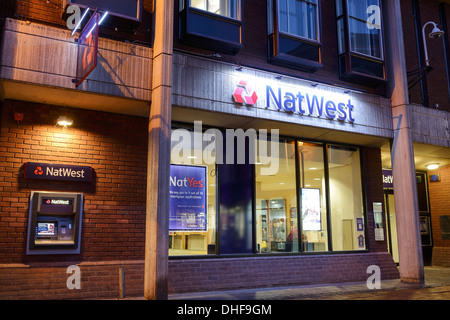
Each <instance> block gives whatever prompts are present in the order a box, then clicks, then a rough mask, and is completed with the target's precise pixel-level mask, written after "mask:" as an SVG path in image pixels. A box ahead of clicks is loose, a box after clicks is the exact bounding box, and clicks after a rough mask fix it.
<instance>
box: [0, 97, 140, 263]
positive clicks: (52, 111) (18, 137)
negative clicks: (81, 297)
mask: <svg viewBox="0 0 450 320" xmlns="http://www.w3.org/2000/svg"><path fill="white" fill-rule="evenodd" d="M14 111H16V112H20V113H24V120H23V121H22V122H20V123H16V122H15V121H14V120H13V112H14ZM61 115H65V116H67V117H69V118H71V119H73V121H74V124H73V126H71V127H69V128H61V127H58V126H55V124H56V120H57V118H58V117H59V116H61ZM1 120H2V122H1V136H0V162H1V163H2V164H3V170H2V172H1V173H0V212H1V216H0V263H24V262H34V261H36V260H38V261H40V260H49V261H51V259H52V258H51V257H30V256H25V242H26V236H27V225H28V203H29V197H30V192H31V191H32V190H39V191H45V190H52V191H63V192H82V193H84V195H85V206H84V214H83V228H82V239H83V241H82V244H81V252H82V253H81V254H80V255H79V256H76V257H73V256H66V257H65V256H62V257H58V260H60V261H61V260H63V261H64V260H73V259H75V260H80V261H102V260H128V259H142V258H143V255H144V225H145V193H146V183H147V182H146V169H147V164H146V162H147V153H146V152H147V151H146V150H147V123H148V121H147V119H145V118H137V117H130V116H121V115H114V114H108V113H101V112H94V111H87V110H78V109H73V108H60V107H55V106H48V105H42V104H32V103H26V102H18V101H5V102H4V104H3V113H2V117H1ZM27 161H35V162H47V163H59V164H74V165H87V166H91V167H92V168H93V169H94V172H95V174H94V179H93V182H92V183H79V182H69V183H67V182H66V183H63V182H60V181H45V183H43V182H42V181H40V180H33V179H24V178H23V166H24V163H25V162H27Z"/></svg>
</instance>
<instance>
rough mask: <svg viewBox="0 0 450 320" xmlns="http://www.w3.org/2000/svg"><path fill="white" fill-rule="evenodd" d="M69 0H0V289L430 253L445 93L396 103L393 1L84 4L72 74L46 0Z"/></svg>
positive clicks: (219, 278)
mask: <svg viewBox="0 0 450 320" xmlns="http://www.w3.org/2000/svg"><path fill="white" fill-rule="evenodd" d="M88 2H89V1H84V2H83V1H80V2H77V1H72V3H67V5H66V6H63V7H61V8H60V7H58V6H57V7H55V8H53V7H52V10H54V12H53V11H52V10H50V9H49V11H48V15H46V17H45V18H39V19H40V20H39V19H38V18H37V17H38V13H37V11H34V10H35V9H33V8H34V7H33V5H32V3H33V2H32V1H30V3H29V6H26V5H23V4H22V5H19V4H14V3H13V2H11V5H10V7H9V10H10V11H8V12H6V11H7V10H6V9H5V12H4V13H3V15H4V16H5V18H4V19H3V20H2V21H3V22H2V23H3V29H2V60H1V61H2V64H1V68H2V69H1V85H2V92H3V93H2V116H1V121H2V122H1V141H0V143H1V144H0V147H1V158H2V162H3V163H5V170H4V172H3V174H2V180H1V182H2V189H1V197H2V199H3V203H2V207H1V211H2V219H1V220H0V221H1V225H0V228H1V230H2V234H3V235H4V236H2V238H1V247H0V248H1V251H0V259H1V260H0V261H1V262H0V263H1V269H0V281H1V282H0V284H1V287H2V290H1V291H2V298H5V299H36V298H47V299H48V298H50V299H60V298H95V297H99V298H100V297H116V296H117V294H118V292H119V295H122V296H128V297H130V296H141V295H143V294H144V295H145V297H146V298H149V299H164V298H165V297H167V294H171V293H181V292H195V291H199V292H200V291H208V290H228V289H237V288H253V287H270V286H286V285H301V284H324V283H338V282H351V281H360V282H361V281H366V280H367V278H368V276H369V275H370V274H369V273H368V268H369V267H371V266H377V267H378V268H379V270H380V274H381V278H382V279H397V278H401V279H402V280H404V281H410V282H423V266H424V264H425V265H426V264H433V261H441V262H440V264H441V265H442V264H445V259H446V253H445V252H446V249H445V248H446V246H447V243H446V242H445V237H446V235H445V230H444V231H442V230H441V228H442V229H444V228H445V219H446V218H445V217H444V218H441V216H445V213H442V210H443V207H442V203H440V200H439V199H441V198H440V197H441V196H440V195H439V192H441V190H442V188H444V187H442V186H443V185H444V184H445V183H446V182H445V179H446V175H445V172H446V171H445V163H446V161H448V160H446V159H447V158H450V157H448V156H447V155H448V146H449V145H448V143H449V139H448V137H446V136H445V135H443V133H444V132H445V128H447V127H448V110H447V111H446V110H445V109H443V110H435V109H432V108H424V107H422V106H419V105H413V104H411V103H410V100H409V99H410V98H411V100H413V99H414V97H415V95H416V92H415V91H414V93H413V89H412V88H411V89H410V91H411V92H408V89H407V88H408V79H407V63H410V61H411V59H412V58H408V55H405V52H404V51H403V50H402V49H403V47H402V46H401V45H400V46H399V45H397V43H403V42H405V43H407V41H406V40H405V41H404V40H403V38H404V33H405V32H404V31H403V29H402V27H403V26H402V21H401V19H398V18H399V17H403V24H405V25H406V22H405V19H406V18H405V16H407V15H408V14H409V12H408V11H407V9H406V4H404V3H403V2H402V1H384V2H383V1H372V2H374V3H372V2H371V1H367V3H366V2H364V1H357V2H355V1H350V0H348V1H336V2H334V1H297V2H296V4H295V5H293V4H291V3H286V2H283V1H268V3H267V6H261V7H255V2H254V1H203V2H201V1H200V2H198V1H180V2H175V3H172V2H170V1H161V2H158V4H159V6H156V7H153V6H152V4H151V2H150V1H142V2H139V1H138V2H139V5H138V6H137V7H136V10H135V11H133V10H130V11H128V10H125V11H122V13H121V12H117V11H120V10H124V8H120V7H117V8H115V7H114V8H108V7H105V8H100V10H99V11H98V13H99V17H101V16H102V15H104V13H105V12H106V10H111V11H112V13H111V15H110V16H109V17H107V18H106V19H105V22H104V25H103V26H102V27H100V29H99V32H100V36H99V40H98V49H99V50H98V55H97V59H98V60H97V66H96V67H95V69H93V71H92V72H91V73H90V74H89V75H88V76H87V78H86V79H85V80H84V81H83V82H81V84H80V85H79V86H77V87H76V86H75V84H74V81H73V79H74V78H77V76H76V61H77V50H78V48H79V44H78V43H77V42H76V41H75V39H78V38H77V36H79V32H75V33H74V35H72V31H71V30H68V29H67V26H66V21H67V19H68V18H69V16H70V12H69V14H66V15H65V16H64V19H61V17H60V16H58V14H59V13H61V12H66V9H67V8H68V6H69V5H78V6H80V8H81V9H82V10H81V13H83V12H85V10H86V7H87V6H88ZM328 2H329V3H328ZM362 2H364V4H362ZM369 2H370V3H369ZM422 5H424V4H422ZM369 6H374V7H372V10H370V11H367V10H368V8H369ZM442 6H443V8H444V9H442V8H441V11H442V10H444V11H445V10H447V9H448V8H447V6H448V5H447V4H443V5H442ZM127 8H128V7H127ZM36 10H37V9H36ZM114 10H116V12H114ZM158 10H159V11H158ZM125 12H126V14H124V13H125ZM133 12H135V14H136V16H132V15H133V14H132V13H133ZM66 13H67V12H66ZM378 13H379V15H377V14H378ZM94 15H95V14H94V11H93V10H91V11H90V13H89V17H90V16H94ZM299 16H300V17H302V19H295V18H294V17H299ZM108 19H109V20H108ZM84 23H86V22H84ZM206 25H208V26H210V27H209V28H205V26H206ZM406 26H407V25H406ZM405 29H407V28H405ZM405 34H406V33H405ZM405 39H406V35H405ZM124 40H125V41H124ZM78 41H79V40H78ZM399 41H400V42H399ZM393 44H395V45H393ZM30 52H33V53H34V54H32V55H30ZM436 52H438V50H436ZM436 54H437V53H436ZM430 56H432V53H431V51H430ZM405 57H406V58H405ZM408 59H410V60H408ZM58 60H61V61H58ZM432 62H433V60H432ZM408 71H409V70H408ZM433 72H434V71H433ZM431 75H432V73H430V77H431ZM421 81H422V80H421ZM422 87H423V86H422ZM409 95H410V96H412V97H409ZM430 100H431V99H430ZM440 103H441V104H442V103H443V102H440ZM61 117H63V120H67V121H69V122H67V123H65V124H62V125H61V124H59V125H58V124H57V120H61ZM399 119H400V120H399ZM405 123H406V124H405ZM425 123H426V124H425ZM429 123H433V124H432V125H428V124H429ZM447 135H448V133H447ZM426 146H428V148H430V149H427V148H426ZM419 147H422V149H420V148H419ZM419 149H420V150H424V151H421V152H420V154H419V153H417V152H418V151H417V150H419ZM426 150H432V151H431V152H428V154H427V152H426ZM415 151H416V153H415ZM415 158H416V159H415ZM415 160H416V161H415ZM435 161H439V162H440V163H439V165H440V166H439V168H438V169H433V170H438V171H429V170H428V169H425V167H426V165H428V164H430V163H434V162H435ZM416 166H417V167H416ZM387 170H390V171H387ZM439 170H444V171H442V173H441V171H439ZM383 173H384V175H385V177H387V176H390V177H391V178H387V179H385V180H384V178H383ZM431 176H433V179H435V178H434V176H437V178H436V179H437V180H439V181H436V182H435V181H433V182H432V183H431V182H430V181H431V180H430V179H431ZM418 177H422V178H421V180H420V181H419V178H418ZM388 182H389V183H391V184H389V185H388V184H386V183H388ZM420 183H422V184H420ZM422 186H423V192H425V195H426V196H425V198H424V199H425V200H424V201H425V204H423V201H422V200H421V199H422V198H423V197H422V193H421V192H422V189H421V188H422ZM444 189H445V188H444ZM436 195H437V197H436ZM443 197H444V198H445V199H446V198H447V197H446V196H445V195H444V196H443ZM393 202H395V205H394V204H393ZM439 223H441V224H439ZM438 224H439V229H438V226H437V225H438ZM427 232H428V233H427ZM442 232H443V236H442V235H441V234H442ZM427 235H428V236H429V237H428V238H427V237H426V236H427ZM437 239H439V240H437ZM427 241H428V242H427ZM437 244H438V245H439V246H438V245H437ZM437 247H439V249H437V250H435V249H436V248H437ZM433 250H434V251H433ZM436 253H439V254H436ZM424 257H425V258H424ZM442 261H444V262H442ZM77 272H80V273H79V274H80V277H79V278H76V279H74V278H71V276H74V275H76V274H77ZM69 280H70V281H72V280H73V281H74V282H70V281H69ZM77 281H79V283H80V284H81V287H80V288H78V287H76V286H75V283H77ZM71 283H72V284H73V285H71Z"/></svg>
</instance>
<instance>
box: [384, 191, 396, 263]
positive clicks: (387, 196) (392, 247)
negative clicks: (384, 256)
mask: <svg viewBox="0 0 450 320" xmlns="http://www.w3.org/2000/svg"><path fill="white" fill-rule="evenodd" d="M384 200H385V201H384V203H385V206H386V210H385V212H386V224H387V228H388V230H387V240H388V248H389V252H390V253H391V255H392V258H393V259H394V262H395V263H398V244H397V221H396V217H395V202H394V192H393V191H385V193H384Z"/></svg>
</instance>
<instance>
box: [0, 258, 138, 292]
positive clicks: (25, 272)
mask: <svg viewBox="0 0 450 320" xmlns="http://www.w3.org/2000/svg"><path fill="white" fill-rule="evenodd" d="M69 265H70V264H67V263H65V264H63V263H52V264H45V263H37V264H34V265H0V288H1V290H0V299H1V300H11V299H12V300H19V299H26V300H39V299H41V300H48V299H59V300H62V299H86V298H89V299H99V298H119V297H120V296H121V295H120V294H121V293H122V292H121V291H120V290H119V289H120V286H119V283H120V281H122V283H123V296H124V297H136V296H142V293H143V281H144V263H143V261H115V262H111V263H107V262H99V263H89V262H85V263H81V264H78V266H79V267H80V286H81V288H80V289H76V288H74V289H68V287H67V280H68V279H69V277H70V276H71V275H72V274H73V273H71V272H67V267H68V266H69ZM120 269H122V270H123V275H122V273H121V272H120ZM120 278H122V279H123V280H120ZM70 280H71V279H70Z"/></svg>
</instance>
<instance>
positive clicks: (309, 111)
mask: <svg viewBox="0 0 450 320" xmlns="http://www.w3.org/2000/svg"><path fill="white" fill-rule="evenodd" d="M265 91H266V94H265V97H266V101H265V108H267V109H274V108H275V109H277V110H280V111H285V112H289V113H297V114H300V115H302V116H303V115H305V116H315V117H319V118H326V119H330V120H338V121H348V122H350V123H353V122H355V115H354V111H355V106H354V105H353V102H352V100H351V99H350V98H349V97H348V96H346V95H343V94H333V93H327V92H321V91H319V90H316V91H312V90H306V89H305V88H299V89H296V90H285V89H284V88H282V87H272V86H271V85H266V87H265ZM258 97H259V94H258V92H257V91H256V90H254V89H253V87H252V85H251V84H249V83H248V82H247V81H246V80H241V81H240V82H239V83H238V85H237V86H236V88H235V90H234V92H233V99H234V102H236V103H239V104H245V105H248V106H256V103H257V101H258Z"/></svg>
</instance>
